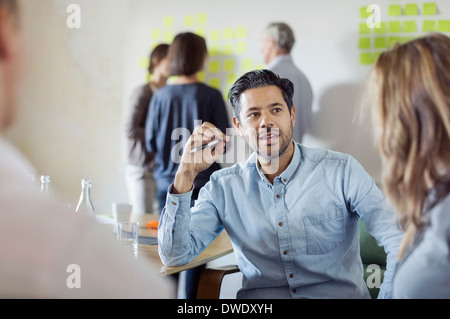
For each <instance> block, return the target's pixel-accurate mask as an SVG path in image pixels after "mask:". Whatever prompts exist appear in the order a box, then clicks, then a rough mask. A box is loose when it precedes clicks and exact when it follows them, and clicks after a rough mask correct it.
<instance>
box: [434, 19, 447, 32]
mask: <svg viewBox="0 0 450 319" xmlns="http://www.w3.org/2000/svg"><path fill="white" fill-rule="evenodd" d="M437 30H438V31H439V32H450V20H439V21H438V25H437Z"/></svg>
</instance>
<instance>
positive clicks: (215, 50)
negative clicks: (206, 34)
mask: <svg viewBox="0 0 450 319" xmlns="http://www.w3.org/2000/svg"><path fill="white" fill-rule="evenodd" d="M208 54H209V55H210V56H218V55H220V46H219V45H218V44H213V45H211V46H209V50H208Z"/></svg>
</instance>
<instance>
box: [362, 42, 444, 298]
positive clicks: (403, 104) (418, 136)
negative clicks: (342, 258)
mask: <svg viewBox="0 0 450 319" xmlns="http://www.w3.org/2000/svg"><path fill="white" fill-rule="evenodd" d="M367 97H368V102H367V104H368V105H370V106H371V111H372V119H373V123H374V127H375V132H374V133H375V134H374V135H375V141H376V144H377V146H378V148H379V150H380V153H381V155H382V157H383V170H382V172H383V174H382V175H383V186H384V191H385V193H386V195H387V197H388V198H389V199H390V201H391V202H392V204H393V206H394V207H395V208H396V209H397V217H398V220H399V223H400V225H401V226H402V228H403V229H404V230H405V232H406V234H405V237H404V240H403V245H402V247H401V250H400V255H399V258H400V260H401V261H400V263H399V264H398V265H397V271H396V274H395V276H394V281H393V294H394V297H397V298H450V38H448V37H447V36H445V35H443V34H437V33H436V34H430V35H428V36H426V37H423V38H419V39H416V40H413V41H411V42H408V43H405V44H403V45H399V46H396V47H395V48H394V49H392V50H389V51H386V52H384V53H382V54H381V55H380V56H379V58H378V60H377V62H376V64H375V66H374V69H373V71H372V74H371V78H370V81H369V85H368V95H367Z"/></svg>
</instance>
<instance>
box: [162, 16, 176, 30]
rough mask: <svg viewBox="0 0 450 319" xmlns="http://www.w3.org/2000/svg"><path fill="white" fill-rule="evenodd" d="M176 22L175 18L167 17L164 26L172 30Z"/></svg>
mask: <svg viewBox="0 0 450 319" xmlns="http://www.w3.org/2000/svg"><path fill="white" fill-rule="evenodd" d="M174 20H175V19H174V17H173V16H165V17H164V18H163V24H164V26H165V27H166V28H171V27H173V23H174Z"/></svg>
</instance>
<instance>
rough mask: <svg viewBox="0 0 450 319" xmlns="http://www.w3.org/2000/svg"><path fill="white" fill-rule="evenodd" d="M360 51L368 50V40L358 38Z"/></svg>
mask: <svg viewBox="0 0 450 319" xmlns="http://www.w3.org/2000/svg"><path fill="white" fill-rule="evenodd" d="M358 47H359V48H360V49H370V38H359V46H358Z"/></svg>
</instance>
